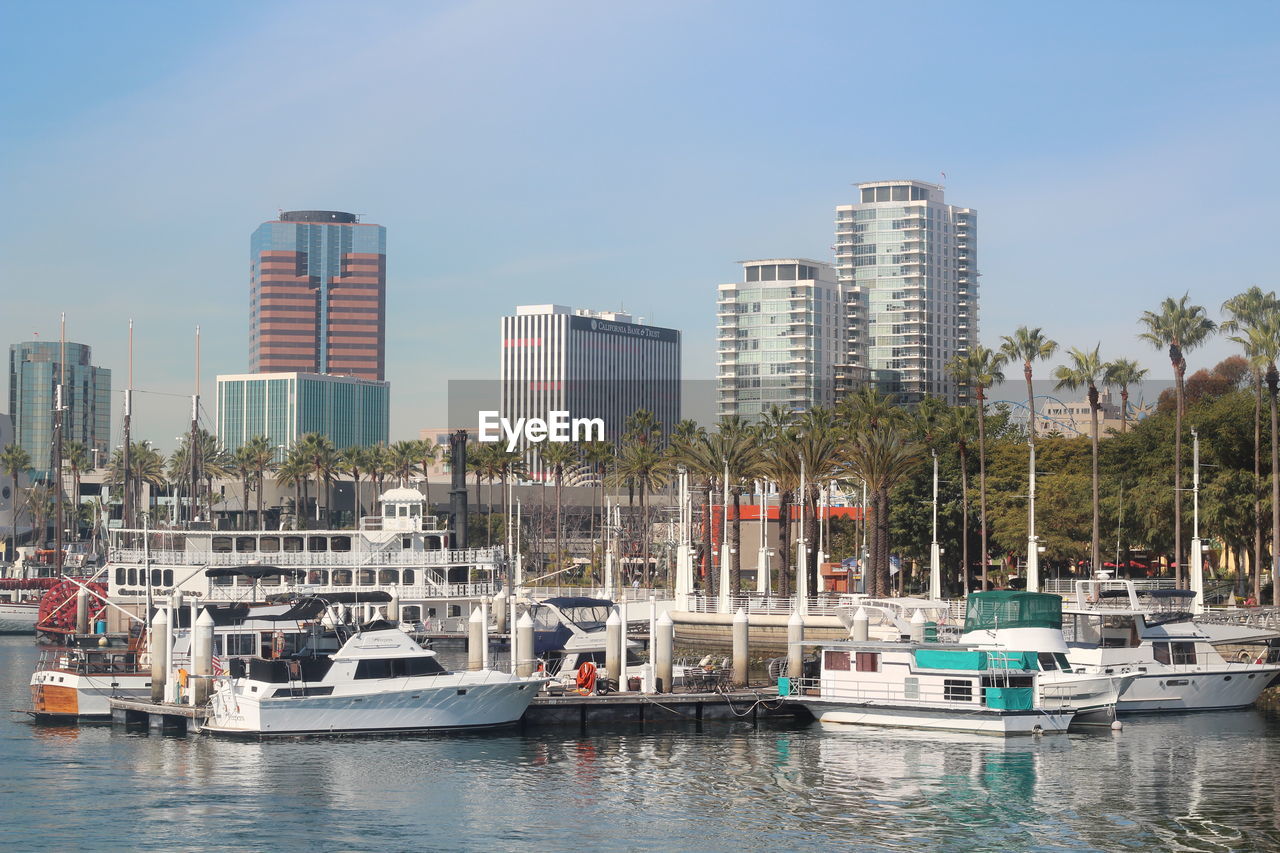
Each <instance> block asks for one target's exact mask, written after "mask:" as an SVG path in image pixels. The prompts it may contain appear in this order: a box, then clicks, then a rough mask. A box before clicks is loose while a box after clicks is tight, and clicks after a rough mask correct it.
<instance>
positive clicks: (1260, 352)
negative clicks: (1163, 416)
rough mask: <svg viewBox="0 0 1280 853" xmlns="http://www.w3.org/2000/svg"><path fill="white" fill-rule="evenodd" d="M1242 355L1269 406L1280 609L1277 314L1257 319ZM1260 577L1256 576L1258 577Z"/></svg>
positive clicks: (1274, 568)
mask: <svg viewBox="0 0 1280 853" xmlns="http://www.w3.org/2000/svg"><path fill="white" fill-rule="evenodd" d="M1244 340H1245V342H1246V347H1245V348H1246V351H1247V352H1249V353H1250V363H1251V365H1253V366H1255V367H1256V368H1261V369H1262V370H1263V371H1264V375H1265V379H1266V384H1267V395H1268V397H1269V399H1270V402H1271V553H1272V558H1271V596H1272V603H1273V604H1275V605H1276V606H1280V546H1278V545H1277V544H1276V543H1278V542H1280V444H1278V443H1277V438H1278V437H1277V427H1278V426H1280V424H1277V418H1276V393H1277V390H1280V373H1277V371H1276V362H1277V361H1280V312H1275V313H1271V314H1268V315H1267V316H1264V317H1260V318H1258V319H1257V321H1256V323H1255V324H1254V325H1252V326H1250V327H1248V328H1247V329H1246V330H1245V335H1244ZM1258 574H1260V573H1258ZM1261 585H1262V582H1261V578H1260V577H1255V578H1254V588H1255V593H1258V592H1260V588H1261Z"/></svg>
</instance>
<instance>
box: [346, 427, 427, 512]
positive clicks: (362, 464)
mask: <svg viewBox="0 0 1280 853" xmlns="http://www.w3.org/2000/svg"><path fill="white" fill-rule="evenodd" d="M433 446H434V445H433ZM338 468H339V470H340V471H342V473H344V474H349V475H350V476H351V491H352V493H353V496H354V498H355V519H354V521H355V523H354V525H353V526H354V527H355V528H356V529H359V527H360V517H361V515H362V509H361V508H362V506H363V502H362V501H361V500H360V474H361V472H365V473H367V472H368V470H369V451H368V449H367V448H364V447H362V446H360V445H358V444H353V445H351V446H350V447H344V448H342V450H340V451H338Z"/></svg>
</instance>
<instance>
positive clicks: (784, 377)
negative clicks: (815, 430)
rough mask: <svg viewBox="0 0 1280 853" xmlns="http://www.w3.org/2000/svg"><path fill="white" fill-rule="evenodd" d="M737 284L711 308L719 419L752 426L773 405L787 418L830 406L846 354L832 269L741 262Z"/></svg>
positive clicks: (777, 261)
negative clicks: (730, 418) (838, 368)
mask: <svg viewBox="0 0 1280 853" xmlns="http://www.w3.org/2000/svg"><path fill="white" fill-rule="evenodd" d="M742 279H743V280H742V281H741V282H736V283H733V284H722V285H720V287H719V295H718V298H717V303H716V309H717V310H716V316H717V317H718V320H719V322H718V329H717V336H716V337H717V347H716V349H717V353H718V358H717V362H718V371H717V373H718V378H719V389H720V398H719V408H718V413H719V415H720V416H721V417H726V416H730V415H737V416H739V417H742V418H744V419H746V420H758V419H759V417H760V415H762V414H763V413H765V412H767V411H768V410H769V409H770V408H771V407H773V406H775V405H777V406H781V407H782V408H784V409H787V410H788V411H793V412H800V411H806V410H808V409H810V408H812V407H814V406H816V405H830V404H831V403H832V402H833V401H834V393H833V381H834V379H835V366H836V364H837V362H839V361H840V360H841V359H842V358H843V355H844V349H845V347H844V322H845V320H844V308H843V305H842V304H841V299H840V288H839V285H837V284H836V278H835V271H834V270H833V269H832V267H831V265H830V264H824V263H822V262H820V261H812V260H808V259H807V258H774V259H769V260H760V261H743V262H742Z"/></svg>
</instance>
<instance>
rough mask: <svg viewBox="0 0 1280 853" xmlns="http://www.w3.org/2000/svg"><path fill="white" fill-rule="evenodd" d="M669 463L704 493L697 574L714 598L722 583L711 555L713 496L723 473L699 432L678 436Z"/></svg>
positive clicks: (687, 432) (686, 429)
mask: <svg viewBox="0 0 1280 853" xmlns="http://www.w3.org/2000/svg"><path fill="white" fill-rule="evenodd" d="M670 459H671V460H672V464H673V465H674V466H684V469H685V471H687V472H688V474H689V481H690V484H691V489H692V490H696V491H699V492H701V494H702V497H701V501H700V503H701V519H702V524H701V530H700V534H701V535H700V537H699V538H700V539H701V542H700V543H699V545H698V552H699V554H698V573H699V574H701V575H702V578H703V592H704V593H705V594H706V595H707V596H714V595H715V594H716V592H717V590H718V583H719V580H718V578H716V576H715V575H716V573H715V571H714V570H713V567H712V560H711V556H712V551H713V550H714V545H715V531H714V530H713V527H714V525H713V524H712V518H711V492H712V490H714V489H715V486H716V483H717V482H718V477H719V476H721V474H723V469H722V468H721V467H720V463H719V461H718V460H717V457H716V455H715V453H714V452H713V451H712V449H711V443H710V439H709V438H708V436H707V431H706V430H705V429H702V428H698V429H688V428H683V429H681V431H680V433H679V436H678V437H677V438H676V439H675V440H674V441H673V442H672V445H671V455H670Z"/></svg>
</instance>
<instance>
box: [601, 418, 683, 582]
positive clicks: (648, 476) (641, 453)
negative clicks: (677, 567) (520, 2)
mask: <svg viewBox="0 0 1280 853" xmlns="http://www.w3.org/2000/svg"><path fill="white" fill-rule="evenodd" d="M648 436H649V437H650V438H651V436H652V433H649V434H648ZM670 471H671V458H670V457H669V456H668V455H667V454H666V453H664V452H663V451H662V450H660V449H658V447H657V446H656V445H655V444H654V443H653V441H652V440H646V436H645V434H643V433H641V434H640V435H639V437H637V438H636V439H635V440H633V441H628V442H625V443H624V444H623V445H622V449H621V450H620V451H619V453H618V463H617V466H616V467H615V469H614V474H613V476H614V482H615V483H618V484H623V483H625V484H627V485H628V487H633V488H635V490H636V491H637V492H638V494H639V497H640V519H641V520H640V529H641V534H640V560H641V565H642V566H643V569H642V571H643V575H644V582H645V584H646V585H648V584H649V583H650V566H649V540H650V539H651V538H652V537H651V535H650V533H651V531H650V529H649V496H650V495H651V494H652V493H653V491H654V490H655V489H660V488H662V486H663V485H665V484H666V482H667V477H668V475H669V473H670Z"/></svg>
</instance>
